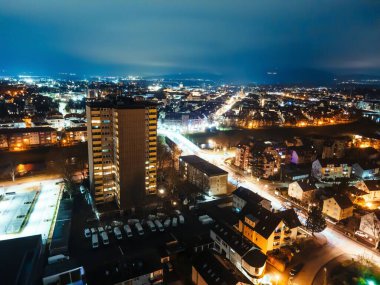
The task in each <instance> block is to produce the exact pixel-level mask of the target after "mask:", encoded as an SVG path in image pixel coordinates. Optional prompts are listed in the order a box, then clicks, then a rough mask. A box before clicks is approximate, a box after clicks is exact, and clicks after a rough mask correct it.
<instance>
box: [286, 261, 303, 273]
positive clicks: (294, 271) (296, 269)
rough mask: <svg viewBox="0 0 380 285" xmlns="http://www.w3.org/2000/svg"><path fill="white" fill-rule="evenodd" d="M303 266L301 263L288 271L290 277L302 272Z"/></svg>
mask: <svg viewBox="0 0 380 285" xmlns="http://www.w3.org/2000/svg"><path fill="white" fill-rule="evenodd" d="M303 266H304V264H303V263H298V264H297V265H295V266H294V267H293V268H292V269H290V272H289V274H290V276H296V275H297V274H298V273H299V272H300V271H301V270H302V268H303Z"/></svg>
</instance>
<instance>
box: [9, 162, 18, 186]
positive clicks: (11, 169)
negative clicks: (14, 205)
mask: <svg viewBox="0 0 380 285" xmlns="http://www.w3.org/2000/svg"><path fill="white" fill-rule="evenodd" d="M9 174H10V176H11V178H12V181H13V182H14V181H15V180H16V174H17V166H16V164H15V163H14V162H13V161H12V162H11V164H10V166H9Z"/></svg>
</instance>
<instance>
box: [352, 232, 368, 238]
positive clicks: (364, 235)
mask: <svg viewBox="0 0 380 285" xmlns="http://www.w3.org/2000/svg"><path fill="white" fill-rule="evenodd" d="M355 235H356V236H359V237H362V238H368V235H367V234H366V233H363V232H362V231H356V232H355Z"/></svg>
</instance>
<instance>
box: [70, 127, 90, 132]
mask: <svg viewBox="0 0 380 285" xmlns="http://www.w3.org/2000/svg"><path fill="white" fill-rule="evenodd" d="M65 131H66V132H86V131H87V126H80V127H73V128H66V129H65Z"/></svg>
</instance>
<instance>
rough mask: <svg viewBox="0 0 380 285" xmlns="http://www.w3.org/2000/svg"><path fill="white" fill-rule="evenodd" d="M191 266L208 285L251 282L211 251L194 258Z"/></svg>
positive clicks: (228, 262) (230, 284)
mask: <svg viewBox="0 0 380 285" xmlns="http://www.w3.org/2000/svg"><path fill="white" fill-rule="evenodd" d="M193 266H194V268H195V269H196V270H197V272H198V273H199V274H200V275H201V276H202V278H203V279H204V281H205V282H206V284H209V285H233V284H238V283H240V282H242V283H246V284H250V283H251V282H250V281H249V280H248V279H247V277H245V276H244V275H243V274H242V273H240V272H238V271H237V270H236V269H235V268H234V265H233V264H232V263H231V262H230V261H228V260H226V259H225V258H223V257H221V256H220V255H217V254H216V253H214V252H211V251H203V252H202V253H200V254H199V255H197V256H196V257H195V258H194V261H193Z"/></svg>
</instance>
